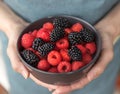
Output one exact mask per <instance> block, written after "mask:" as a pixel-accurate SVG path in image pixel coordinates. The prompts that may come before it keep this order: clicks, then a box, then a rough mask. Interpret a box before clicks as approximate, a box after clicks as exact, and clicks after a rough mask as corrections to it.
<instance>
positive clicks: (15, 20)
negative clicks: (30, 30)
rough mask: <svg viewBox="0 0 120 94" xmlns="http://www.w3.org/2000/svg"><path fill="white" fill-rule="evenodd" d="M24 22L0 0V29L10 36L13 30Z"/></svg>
mask: <svg viewBox="0 0 120 94" xmlns="http://www.w3.org/2000/svg"><path fill="white" fill-rule="evenodd" d="M25 24H26V23H25V22H24V21H23V20H22V19H21V18H20V17H18V16H17V15H16V14H15V13H14V12H13V11H12V10H11V9H10V8H9V7H8V6H7V5H6V4H5V3H4V2H3V1H1V0H0V30H2V31H3V32H5V34H6V35H7V36H10V35H11V33H13V30H15V29H17V28H20V27H21V26H23V25H25Z"/></svg>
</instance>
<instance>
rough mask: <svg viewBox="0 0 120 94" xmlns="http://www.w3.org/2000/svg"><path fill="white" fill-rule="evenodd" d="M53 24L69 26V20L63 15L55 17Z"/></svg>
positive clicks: (63, 26)
mask: <svg viewBox="0 0 120 94" xmlns="http://www.w3.org/2000/svg"><path fill="white" fill-rule="evenodd" d="M53 25H54V26H55V27H62V28H68V27H70V22H69V21H68V19H66V18H64V17H57V18H55V19H54V20H53Z"/></svg>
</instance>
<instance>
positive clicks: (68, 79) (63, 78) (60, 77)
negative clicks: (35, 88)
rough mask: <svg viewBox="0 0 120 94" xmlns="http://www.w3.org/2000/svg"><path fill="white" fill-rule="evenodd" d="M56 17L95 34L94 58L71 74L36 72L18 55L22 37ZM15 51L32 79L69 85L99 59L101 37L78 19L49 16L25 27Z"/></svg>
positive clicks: (91, 27) (35, 69) (90, 26)
mask: <svg viewBox="0 0 120 94" xmlns="http://www.w3.org/2000/svg"><path fill="white" fill-rule="evenodd" d="M56 17H64V18H67V19H68V20H69V21H70V22H71V23H72V24H74V23H76V22H80V23H81V24H82V25H83V26H84V27H86V28H89V29H90V30H91V31H93V32H94V34H95V43H96V46H97V51H96V53H95V55H94V58H93V59H92V61H91V62H90V63H89V64H87V65H85V66H84V67H82V68H81V69H79V70H77V71H72V72H68V73H51V72H45V71H42V70H38V69H37V68H34V67H32V66H30V65H29V64H27V63H26V62H25V61H24V59H23V58H22V56H21V54H20V52H21V50H22V48H21V43H20V41H21V37H22V35H23V34H25V33H27V32H29V31H33V30H35V29H39V28H41V27H42V25H43V23H45V22H52V21H53V19H54V18H56ZM17 51H18V56H19V58H20V59H21V61H22V63H23V64H24V65H25V66H26V67H27V68H28V69H29V71H30V72H31V74H32V75H33V76H34V77H36V78H37V79H38V80H40V81H42V82H44V83H47V84H71V83H73V82H75V81H78V80H80V79H81V78H82V77H83V76H85V75H86V74H87V72H88V71H89V70H90V69H91V68H92V66H93V65H94V64H95V63H96V61H97V59H98V58H99V55H100V51H101V37H100V34H99V33H98V32H97V30H96V29H95V28H94V27H93V26H92V25H90V24H89V23H88V22H86V21H84V20H82V19H80V18H77V17H73V16H67V15H60V16H51V17H46V18H42V19H39V20H37V21H35V22H33V23H31V24H30V25H29V26H28V27H26V28H25V29H24V30H23V31H22V32H21V34H20V36H19V38H18V40H17Z"/></svg>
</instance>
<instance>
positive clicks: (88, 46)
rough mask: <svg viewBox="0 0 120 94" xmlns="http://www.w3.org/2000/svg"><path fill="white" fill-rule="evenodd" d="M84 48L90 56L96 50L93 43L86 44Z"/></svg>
mask: <svg viewBox="0 0 120 94" xmlns="http://www.w3.org/2000/svg"><path fill="white" fill-rule="evenodd" d="M85 47H86V48H87V49H88V50H89V51H90V54H94V53H95V52H96V49H97V48H96V44H95V42H91V43H87V44H86V45H85Z"/></svg>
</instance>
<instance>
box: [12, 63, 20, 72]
mask: <svg viewBox="0 0 120 94" xmlns="http://www.w3.org/2000/svg"><path fill="white" fill-rule="evenodd" d="M12 68H13V70H14V71H16V72H19V67H18V66H17V65H16V64H12Z"/></svg>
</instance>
